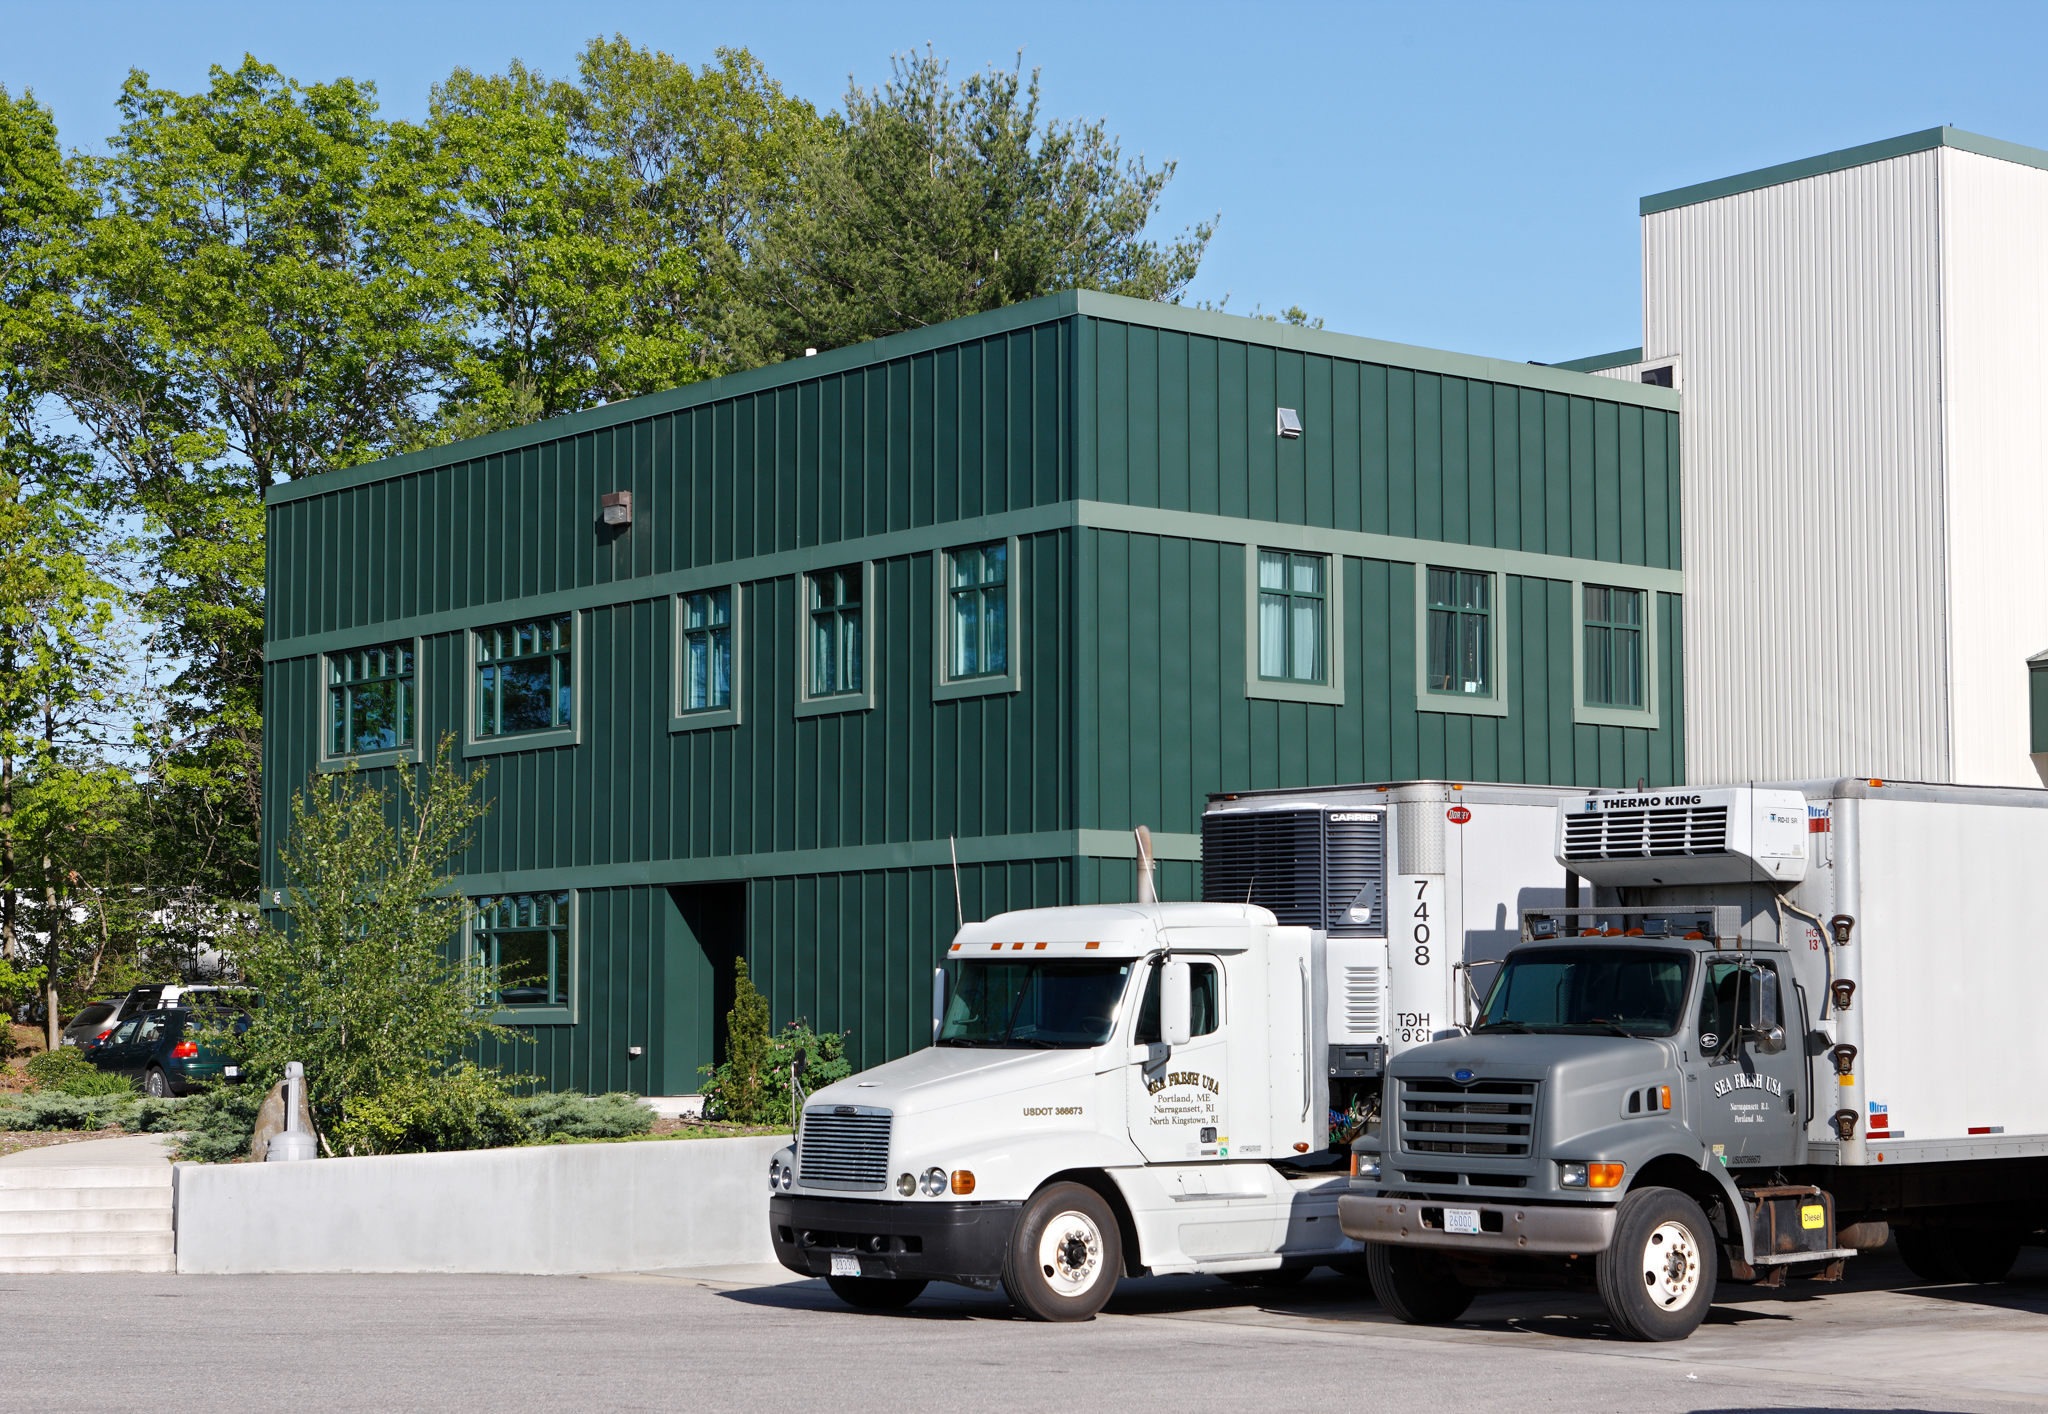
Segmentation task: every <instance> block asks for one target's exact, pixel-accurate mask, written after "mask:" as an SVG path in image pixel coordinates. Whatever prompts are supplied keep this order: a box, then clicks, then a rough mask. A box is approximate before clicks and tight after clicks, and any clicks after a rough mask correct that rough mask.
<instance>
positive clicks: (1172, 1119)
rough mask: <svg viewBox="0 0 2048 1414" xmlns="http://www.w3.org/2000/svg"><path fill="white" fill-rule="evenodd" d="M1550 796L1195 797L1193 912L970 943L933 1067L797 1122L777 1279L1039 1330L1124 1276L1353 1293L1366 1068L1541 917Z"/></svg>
mask: <svg viewBox="0 0 2048 1414" xmlns="http://www.w3.org/2000/svg"><path fill="white" fill-rule="evenodd" d="M1567 794H1571V792H1566V791H1564V790H1561V789H1560V788H1557V787H1532V786H1478V785H1461V784H1459V783H1453V782H1443V781H1428V782H1406V783H1395V784H1387V785H1372V786H1359V787H1347V788H1344V789H1341V790H1325V791H1295V792H1259V793H1250V794H1239V795H1231V796H1219V797H1216V798H1214V799H1213V800H1212V801H1211V802H1210V807H1209V810H1208V812H1207V813H1206V814H1205V816H1204V820H1203V855H1204V879H1205V883H1204V889H1203V892H1204V901H1203V902H1189V903H1158V902H1152V901H1146V902H1138V903H1132V904H1122V905H1119V904H1106V905H1100V906H1094V907H1080V908H1048V909H1031V910H1023V911H1019V912H1013V913H1005V914H1002V915H1000V916H998V917H995V918H992V919H988V920H986V921H984V922H974V923H968V924H966V925H965V926H964V927H962V928H961V930H960V932H959V934H958V935H957V937H955V938H954V940H953V941H952V943H951V945H950V947H949V949H948V954H947V960H946V965H945V967H944V968H942V969H941V970H940V973H939V975H938V977H937V978H936V979H935V981H936V984H937V985H936V986H935V988H934V1006H933V1044H932V1045H931V1046H930V1047H929V1048H926V1049H923V1050H920V1051H918V1052H916V1053H914V1054H912V1055H910V1056H906V1057H904V1058H902V1059H900V1060H896V1061H892V1062H890V1063H888V1064H886V1065H882V1066H879V1067H876V1068H875V1069H873V1070H869V1071H865V1072H862V1073H861V1074H859V1075H855V1076H853V1077H851V1078H849V1079H847V1080H844V1081H841V1082H839V1083H837V1084H835V1085H832V1086H830V1087H829V1088H826V1089H823V1090H820V1091H819V1092H818V1093H817V1094H816V1095H814V1096H811V1097H809V1099H808V1100H807V1101H804V1102H803V1103H802V1104H801V1107H800V1111H799V1112H800V1115H801V1123H800V1128H799V1130H798V1132H797V1134H796V1136H795V1142H794V1143H793V1144H792V1145H791V1146H790V1147H789V1148H787V1149H784V1150H783V1151H781V1152H780V1153H778V1154H777V1155H775V1156H774V1158H773V1160H772V1161H771V1163H770V1167H769V1173H768V1179H769V1182H770V1185H771V1187H772V1189H773V1197H772V1198H771V1200H770V1204H771V1206H770V1217H769V1222H770V1228H771V1236H772V1237H773V1239H774V1242H775V1249H776V1254H777V1256H778V1257H779V1258H780V1259H781V1261H782V1262H783V1264H784V1265H786V1266H788V1267H789V1268H791V1269H792V1270H794V1271H798V1272H802V1273H805V1274H806V1275H817V1276H823V1277H826V1278H827V1279H828V1280H829V1281H830V1283H831V1285H832V1288H833V1290H835V1291H836V1292H838V1293H839V1294H840V1296H841V1297H842V1298H844V1299H845V1300H847V1301H848V1302H850V1303H852V1304H854V1305H858V1306H869V1307H888V1306H897V1305H901V1304H904V1303H906V1302H908V1301H910V1300H913V1299H915V1298H916V1296H917V1295H918V1294H919V1293H920V1292H921V1291H922V1290H923V1289H924V1287H925V1285H926V1284H927V1283H928V1282H931V1281H935V1280H938V1281H952V1282H958V1283H962V1284H965V1285H968V1286H973V1287H980V1288H983V1289H991V1290H992V1289H995V1288H996V1287H998V1286H1000V1287H1002V1288H1003V1289H1004V1290H1006V1291H1007V1292H1008V1293H1009V1295H1010V1296H1011V1298H1012V1299H1013V1300H1014V1301H1015V1302H1016V1304H1017V1305H1018V1307H1019V1308H1020V1309H1022V1310H1023V1311H1025V1312H1026V1313H1027V1314H1029V1315H1031V1316H1034V1317H1037V1318H1040V1319H1051V1320H1064V1319H1081V1318H1085V1317H1087V1316H1090V1315H1092V1314H1093V1313H1094V1312H1095V1311H1096V1310H1098V1309H1100V1307H1101V1305H1102V1303H1103V1302H1104V1301H1106V1300H1107V1299H1108V1298H1109V1295H1110V1292H1111V1291H1112V1290H1113V1289H1114V1287H1115V1285H1116V1283H1117V1280H1118V1279H1119V1278H1120V1277H1122V1276H1127V1275H1128V1276H1138V1275H1144V1274H1149V1273H1158V1274H1166V1273H1190V1272H1206V1273H1215V1274H1218V1275H1221V1276H1224V1277H1226V1278H1228V1279H1231V1280H1236V1281H1242V1282H1248V1283H1259V1284H1264V1283H1272V1282H1287V1281H1293V1280H1297V1279H1299V1278H1300V1277H1303V1276H1306V1275H1307V1274H1308V1272H1309V1271H1310V1270H1311V1269H1312V1268H1313V1267H1315V1266H1317V1265H1332V1266H1339V1267H1351V1268H1354V1269H1358V1264H1359V1263H1360V1262H1361V1260H1362V1248H1361V1245H1360V1244H1359V1243H1358V1242H1357V1241H1356V1240H1354V1239H1351V1238H1348V1237H1346V1236H1345V1235H1344V1234H1343V1233H1342V1232H1340V1231H1339V1230H1338V1224H1337V1201H1338V1198H1339V1197H1340V1196H1341V1195H1342V1194H1343V1193H1344V1192H1345V1191H1346V1184H1347V1182H1348V1178H1349V1167H1350V1158H1351V1154H1350V1142H1351V1140H1352V1139H1353V1138H1354V1137H1356V1136H1357V1135H1359V1134H1361V1133H1364V1132H1366V1131H1367V1130H1368V1129H1369V1128H1371V1127H1372V1126H1374V1125H1376V1124H1377V1121H1378V1114H1379V1109H1378V1106H1379V1086H1380V1077H1381V1074H1382V1073H1383V1071H1384V1069H1385V1066H1386V1064H1387V1062H1388V1060H1389V1058H1390V1057H1398V1056H1399V1055H1400V1054H1402V1052H1403V1051H1405V1050H1409V1049H1413V1048H1415V1047H1419V1046H1425V1045H1427V1044H1428V1043H1429V1042H1430V1040H1431V1039H1432V1038H1433V1037H1435V1036H1437V1035H1440V1034H1443V1033H1444V1032H1446V1031H1447V1030H1448V1029H1449V1028H1451V1027H1454V1026H1455V1025H1457V1024H1458V1023H1459V1020H1460V1019H1461V1018H1464V1017H1465V1016H1467V1014H1468V1012H1469V1008H1470V1005H1471V1001H1470V985H1469V982H1470V973H1469V971H1468V970H1467V966H1468V959H1467V956H1466V940H1467V939H1468V938H1472V939H1477V940H1478V942H1477V944H1476V947H1477V951H1478V953H1480V954H1482V955H1485V954H1487V952H1488V949H1489V948H1490V949H1493V951H1494V952H1495V953H1496V954H1497V952H1498V951H1499V950H1501V949H1504V948H1505V947H1506V945H1507V944H1508V943H1509V942H1510V941H1512V939H1513V938H1514V936H1515V933H1514V929H1515V927H1516V926H1517V925H1516V923H1515V921H1514V920H1516V919H1517V918H1518V917H1519V910H1522V909H1525V908H1529V907H1535V906H1539V905H1544V904H1562V903H1563V901H1564V899H1565V894H1564V892H1563V888H1562V875H1561V873H1560V871H1559V870H1558V869H1557V868H1556V866H1555V865H1554V864H1553V863H1552V862H1551V859H1550V856H1551V853H1552V848H1551V834H1552V830H1553V824H1554V820H1555V817H1556V809H1557V803H1558V801H1559V799H1560V798H1562V797H1564V796H1565V795H1567ZM1145 877H1146V875H1145V874H1144V871H1143V870H1142V869H1141V871H1140V882H1141V884H1142V882H1143V879H1144V878H1145ZM1134 892H1137V893H1138V894H1139V896H1140V897H1141V898H1143V897H1144V890H1143V889H1142V888H1140V889H1139V890H1135V891H1134Z"/></svg>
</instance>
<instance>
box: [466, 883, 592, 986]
mask: <svg viewBox="0 0 2048 1414" xmlns="http://www.w3.org/2000/svg"><path fill="white" fill-rule="evenodd" d="M469 936H470V946H472V947H473V948H475V949H476V954H477V959H478V960H479V961H480V962H482V963H483V964H484V965H485V966H486V967H489V968H491V969H493V971H494V973H495V975H496V976H497V979H498V1001H499V1002H500V1003H501V1004H502V1005H504V1006H508V1007H526V1006H567V1005H569V895H568V893H567V892H562V893H540V894H492V895H488V896H486V897H483V898H479V899H477V900H476V913H475V915H474V916H473V917H472V918H471V920H470V931H469Z"/></svg>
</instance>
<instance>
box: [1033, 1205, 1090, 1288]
mask: <svg viewBox="0 0 2048 1414" xmlns="http://www.w3.org/2000/svg"><path fill="white" fill-rule="evenodd" d="M1102 1268H1103V1254H1102V1229H1101V1228H1099V1227H1097V1226H1096V1225H1095V1220H1094V1219H1093V1218H1091V1217H1089V1216H1088V1215H1087V1214H1086V1213H1077V1212H1074V1211H1072V1210H1071V1209H1069V1210H1068V1211H1067V1212H1064V1213H1060V1214H1058V1215H1057V1216H1055V1217H1054V1218H1053V1220H1052V1221H1051V1222H1049V1223H1047V1224H1046V1225H1045V1231H1044V1232H1043V1233H1041V1234H1040V1235H1039V1238H1038V1272H1039V1275H1040V1276H1042V1277H1044V1278H1045V1284H1046V1285H1047V1286H1049V1287H1051V1288H1052V1291H1053V1294H1054V1295H1055V1296H1079V1295H1081V1294H1082V1293H1083V1292H1085V1291H1087V1290H1088V1289H1089V1288H1090V1287H1092V1286H1094V1285H1095V1282H1096V1280H1097V1278H1099V1277H1100V1276H1101V1275H1102Z"/></svg>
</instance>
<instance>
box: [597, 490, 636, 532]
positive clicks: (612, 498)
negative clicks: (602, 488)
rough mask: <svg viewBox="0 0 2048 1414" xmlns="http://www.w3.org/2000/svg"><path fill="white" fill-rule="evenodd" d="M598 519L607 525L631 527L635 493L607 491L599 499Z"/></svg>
mask: <svg viewBox="0 0 2048 1414" xmlns="http://www.w3.org/2000/svg"><path fill="white" fill-rule="evenodd" d="M597 506H598V517H599V518H600V519H601V520H603V521H604V523H605V524H606V525H631V524H632V523H633V493H632V492H631V491H607V492H605V494H604V495H602V496H600V497H599V498H598V502H597Z"/></svg>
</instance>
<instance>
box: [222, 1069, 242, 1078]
mask: <svg viewBox="0 0 2048 1414" xmlns="http://www.w3.org/2000/svg"><path fill="white" fill-rule="evenodd" d="M220 1073H221V1074H222V1075H225V1076H226V1077H227V1078H228V1079H230V1080H233V1079H236V1078H237V1077H238V1076H240V1075H241V1073H242V1068H241V1067H240V1066H238V1065H227V1066H222V1067H221V1071H220Z"/></svg>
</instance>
